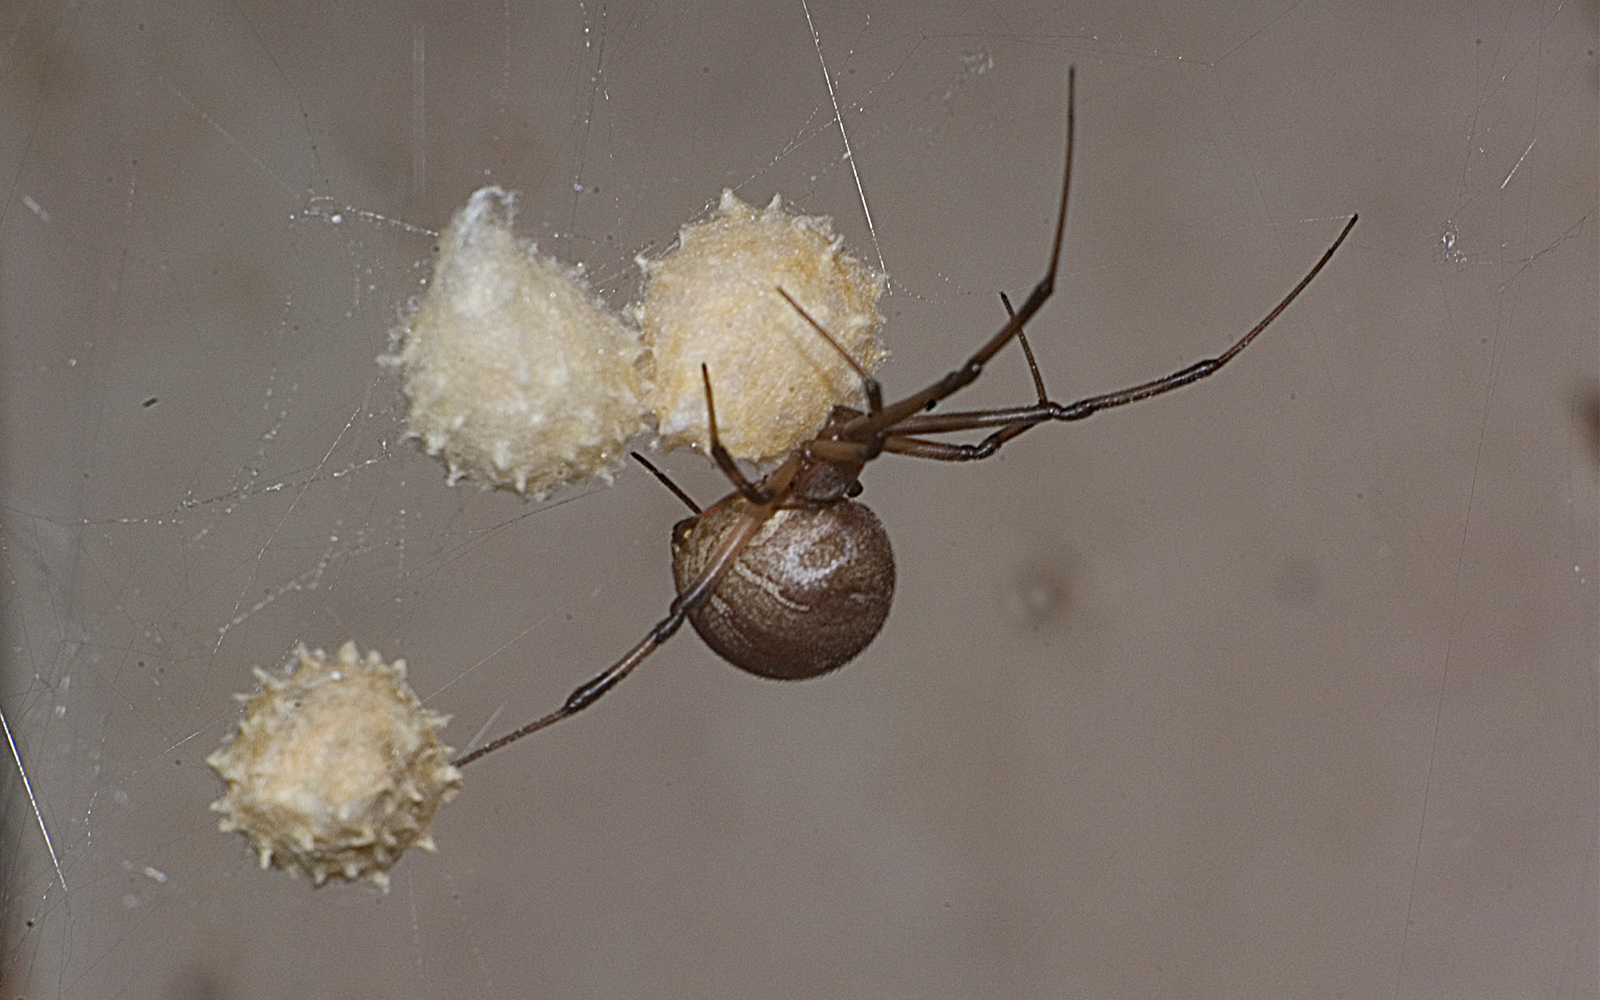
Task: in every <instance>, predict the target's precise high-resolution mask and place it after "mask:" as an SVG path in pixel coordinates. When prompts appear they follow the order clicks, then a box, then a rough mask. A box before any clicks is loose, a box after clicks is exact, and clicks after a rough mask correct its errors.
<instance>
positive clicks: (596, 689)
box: [451, 506, 773, 767]
mask: <svg viewBox="0 0 1600 1000" xmlns="http://www.w3.org/2000/svg"><path fill="white" fill-rule="evenodd" d="M772 510H773V508H771V507H761V506H757V507H752V508H751V509H750V510H749V512H748V513H746V514H745V515H744V520H743V521H741V522H739V523H738V524H737V525H736V526H735V527H734V528H733V529H732V530H730V531H729V532H728V533H727V534H726V535H725V536H723V538H722V540H721V541H720V542H718V543H717V549H716V551H715V552H713V553H712V555H711V559H710V560H709V561H708V562H707V563H706V567H705V569H703V570H701V571H700V575H699V576H698V577H696V578H695V579H694V581H693V582H692V583H690V584H689V586H688V587H685V588H684V589H683V590H682V591H680V592H679V593H678V596H677V597H676V598H675V599H674V600H673V602H672V606H671V607H670V608H669V609H668V610H667V616H666V617H665V618H663V619H661V620H660V621H658V622H656V624H655V627H654V628H652V629H651V630H650V631H649V633H647V634H646V635H645V637H644V638H643V639H641V640H640V641H639V643H638V645H636V646H634V647H633V648H632V649H630V650H628V651H627V652H626V653H625V654H623V656H622V659H620V660H618V661H617V662H615V663H613V664H612V665H611V666H609V667H607V668H606V669H604V670H602V671H601V672H600V673H598V674H596V675H595V676H594V677H592V678H590V679H589V680H587V681H585V682H584V683H582V684H580V685H578V687H577V688H575V689H574V690H573V692H572V693H571V694H569V695H567V700H566V701H564V702H562V704H561V707H560V708H558V709H556V710H555V711H553V712H551V713H549V714H548V715H542V716H540V717H539V718H537V719H534V720H533V721H532V722H530V723H528V724H527V725H525V726H522V727H521V728H519V729H513V730H512V731H511V732H509V733H506V734H505V735H504V736H501V737H498V738H497V739H494V740H491V741H490V742H488V743H485V744H484V745H483V746H481V747H478V748H476V749H474V750H469V751H468V752H466V753H464V754H462V755H461V756H459V757H457V758H456V759H455V760H453V761H451V763H452V764H454V765H455V766H457V767H461V766H463V765H466V764H470V763H472V762H473V761H475V760H477V759H478V758H479V757H483V756H485V755H486V754H491V753H494V752H495V751H496V750H499V749H500V748H501V747H504V746H507V745H509V744H511V743H515V742H516V741H517V740H520V739H522V738H523V737H524V736H531V735H532V734H534V733H536V732H538V731H539V730H541V729H544V728H546V727H548V726H553V725H555V724H556V723H558V722H560V721H561V720H562V719H565V718H568V717H570V716H573V715H577V714H578V713H579V712H581V711H583V710H584V709H586V708H588V707H589V706H590V705H593V704H594V703H595V702H596V701H599V700H600V698H601V696H602V695H604V694H605V693H606V692H607V691H610V690H611V689H612V688H614V687H616V686H617V685H618V684H619V683H621V682H622V679H623V678H624V677H627V676H628V675H629V674H630V673H632V672H633V668H634V667H637V666H638V665H639V664H640V663H642V662H644V660H645V658H646V657H648V656H649V655H650V654H651V653H653V652H655V651H656V649H658V648H659V647H660V646H661V644H662V643H664V642H666V641H667V640H668V639H670V638H672V634H673V633H674V632H676V631H678V629H679V628H681V627H682V626H683V622H684V619H686V618H688V617H689V613H690V612H692V611H693V610H694V609H695V608H696V607H698V606H699V605H700V603H701V602H702V601H704V600H705V599H706V598H707V597H708V596H710V594H711V592H712V591H713V590H715V589H716V586H717V584H718V583H720V582H721V581H722V578H723V576H724V575H726V574H727V572H728V569H729V568H730V567H732V566H733V563H734V560H735V559H737V558H739V554H740V553H741V552H743V551H744V549H745V546H747V545H749V544H750V539H752V538H754V537H755V534H756V531H757V530H759V529H760V527H761V525H762V524H764V523H765V522H766V520H767V518H768V517H770V516H771V514H772Z"/></svg>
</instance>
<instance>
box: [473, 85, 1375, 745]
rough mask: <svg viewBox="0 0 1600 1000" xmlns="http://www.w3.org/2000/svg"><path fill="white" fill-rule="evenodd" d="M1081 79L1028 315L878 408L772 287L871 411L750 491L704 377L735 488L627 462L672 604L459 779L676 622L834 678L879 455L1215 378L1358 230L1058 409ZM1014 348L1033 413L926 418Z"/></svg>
mask: <svg viewBox="0 0 1600 1000" xmlns="http://www.w3.org/2000/svg"><path fill="white" fill-rule="evenodd" d="M1075 77H1076V74H1075V73H1074V71H1073V70H1072V69H1069V70H1068V72H1067V141H1066V157H1065V166H1064V167H1063V170H1062V179H1061V202H1060V207H1059V209H1058V210H1057V212H1056V220H1055V221H1056V227H1055V239H1054V242H1053V243H1052V245H1051V250H1050V263H1049V266H1048V267H1047V268H1046V269H1045V274H1044V277H1043V278H1041V279H1040V280H1039V283H1038V284H1036V285H1035V286H1034V287H1033V290H1032V291H1031V292H1030V293H1029V294H1028V297H1027V298H1026V299H1024V300H1023V303H1022V308H1020V309H1013V308H1012V306H1011V302H1010V300H1009V299H1007V298H1006V297H1005V295H1004V293H1002V294H1001V300H1002V302H1003V303H1004V305H1005V308H1006V312H1007V314H1008V316H1009V318H1008V319H1007V320H1006V322H1005V324H1004V325H1003V326H1001V327H1000V329H999V331H998V332H997V333H995V334H994V335H993V336H992V337H990V338H989V339H988V341H987V342H985V343H984V344H983V346H982V347H980V348H979V349H978V350H977V352H976V353H974V354H973V355H972V356H971V357H970V358H968V359H967V361H966V363H965V364H963V365H962V366H961V367H959V368H956V369H954V370H953V371H951V372H950V373H948V374H947V375H945V376H944V377H943V378H941V379H939V380H938V381H937V382H934V383H933V384H932V385H929V386H927V387H926V388H923V389H921V390H919V391H917V392H914V393H912V394H910V395H909V396H906V397H904V398H903V399H900V400H897V401H895V402H892V403H888V404H885V403H884V401H883V389H882V387H881V386H880V385H879V383H878V380H877V379H876V378H874V377H872V376H871V375H870V374H868V373H867V372H866V371H865V370H864V369H863V368H862V367H861V366H860V365H859V364H857V363H856V361H855V360H854V359H853V358H851V357H850V355H849V354H848V353H847V352H845V350H844V349H843V348H842V347H840V346H839V345H838V343H837V342H836V341H835V340H834V339H833V337H832V336H830V335H829V333H828V331H827V330H825V329H823V328H822V326H821V325H820V324H818V323H817V322H816V320H814V319H812V317H811V316H810V314H808V313H807V312H806V311H805V309H804V308H803V307H802V306H801V305H800V303H798V302H796V301H795V300H794V299H792V298H790V296H789V294H788V293H787V292H785V291H783V289H781V288H780V289H778V290H777V291H778V294H780V295H782V296H783V297H784V298H785V299H786V300H787V301H788V302H789V304H790V305H791V306H792V307H794V309H795V310H796V311H797V312H799V314H800V315H801V316H802V317H804V318H805V319H806V321H807V322H809V323H810V324H811V326H812V328H813V329H814V330H815V331H816V332H817V334H818V336H820V337H822V338H823V339H824V340H826V341H827V342H828V343H830V344H832V345H833V346H834V348H835V349H836V350H837V351H838V352H839V353H840V354H841V355H843V356H844V357H845V359H846V360H847V361H848V362H849V363H850V365H851V366H852V367H853V368H854V369H855V371H856V373H857V374H858V375H859V376H860V378H861V381H862V386H863V388H864V390H865V397H866V402H867V409H866V411H865V412H862V411H860V410H857V409H853V408H851V407H847V406H836V407H834V409H833V411H832V413H831V415H830V416H829V417H828V420H827V422H826V423H825V424H824V426H823V427H822V429H821V431H819V432H818V433H817V435H816V437H814V438H812V439H811V440H809V441H806V442H804V443H803V444H801V445H800V446H799V447H798V448H796V449H795V450H794V451H792V452H791V453H790V454H789V455H788V456H787V457H786V458H784V459H783V461H782V462H780V463H779V464H778V466H777V467H776V468H774V469H773V470H772V471H771V472H769V473H767V474H766V475H765V476H763V477H762V478H761V479H760V481H759V482H752V481H751V480H750V479H749V478H747V477H746V476H745V474H744V473H743V471H741V470H740V468H739V466H738V464H737V463H736V462H735V461H734V459H733V456H732V455H730V454H729V453H728V451H727V449H725V448H724V447H723V446H722V444H721V442H720V441H719V440H718V437H717V420H716V410H715V408H714V405H713V401H712V398H711V379H710V374H709V372H708V370H707V369H706V368H705V366H703V365H702V366H701V377H702V379H703V381H704V383H705V393H706V411H707V416H708V420H709V429H710V444H711V446H710V453H711V457H712V458H713V459H714V460H715V461H716V463H717V466H718V467H719V468H720V469H721V470H722V472H723V474H725V475H726V476H727V477H728V480H729V481H730V482H731V483H732V484H733V486H734V489H733V492H731V493H729V494H728V495H727V496H725V497H723V498H722V499H721V500H719V501H718V502H717V503H715V504H713V505H712V506H711V507H709V508H707V509H705V510H701V509H700V508H699V507H698V506H697V505H696V504H695V503H694V501H693V500H691V499H690V498H689V497H688V495H687V494H685V493H684V492H683V491H682V490H680V489H679V488H678V487H677V486H676V485H675V484H673V483H672V481H671V480H670V479H668V478H667V477H666V476H665V475H664V474H663V473H661V472H660V471H659V470H657V469H656V468H655V467H654V466H652V465H651V464H650V463H649V462H647V461H645V460H644V459H643V458H642V457H640V456H637V455H635V456H634V457H635V458H638V460H639V461H640V462H641V463H642V464H643V465H644V466H645V468H647V469H648V470H649V471H650V472H651V473H653V474H654V475H655V476H656V477H657V478H658V479H660V480H661V481H662V482H663V483H664V484H665V485H666V486H667V488H668V489H670V490H672V492H673V493H674V494H676V495H677V496H678V497H679V499H681V500H683V501H684V502H685V503H686V504H688V506H689V508H690V509H691V510H692V511H693V512H694V513H693V514H692V515H691V516H690V517H687V518H684V519H683V520H681V521H679V522H678V523H677V524H676V525H674V527H673V529H672V569H673V577H674V580H675V583H676V586H677V591H678V596H677V598H676V599H675V600H673V602H672V604H671V607H670V608H669V609H668V611H667V615H666V617H665V618H663V619H661V620H660V621H659V622H657V623H656V624H655V627H653V628H652V629H650V631H649V632H648V633H647V634H646V635H645V637H644V638H643V639H642V640H640V642H639V643H638V644H637V645H635V646H634V647H633V648H632V649H630V650H628V652H627V653H625V654H624V655H623V656H622V658H621V659H619V660H617V661H616V662H615V663H613V664H612V665H611V666H609V667H607V668H606V669H605V670H603V671H601V672H600V673H599V674H597V675H596V676H595V677H593V678H592V679H590V680H589V681H587V682H585V683H584V684H582V685H580V686H579V687H578V688H577V689H575V690H574V691H573V692H572V693H571V694H570V695H569V696H568V697H567V700H566V701H565V702H564V703H563V704H562V705H561V707H559V708H557V709H556V710H555V711H553V712H551V713H549V714H548V715H544V716H541V717H540V718H537V719H535V720H533V721H532V722H530V723H528V724H527V725H525V726H522V727H521V728H520V729H516V730H513V731H511V732H509V733H507V734H505V735H504V736H501V737H499V738H498V739H495V740H493V741H492V742H489V743H486V744H484V745H483V746H481V747H478V748H477V749H475V750H472V751H470V752H468V753H465V754H462V755H461V756H460V757H458V758H457V759H456V760H455V761H454V763H455V764H456V765H457V766H460V765H463V764H468V763H471V762H472V761H475V760H477V759H478V758H480V757H483V756H484V755H486V754H491V753H494V752H495V751H496V750H499V749H501V748H502V747H505V746H506V745H507V744H510V743H513V742H515V741H517V740H520V739H522V738H523V737H524V736H528V735H530V734H532V733H535V732H538V731H539V730H541V729H544V728H545V727H547V726H551V725H554V724H555V723H557V722H560V721H561V720H562V719H565V718H568V717H570V716H572V715H576V714H577V713H578V712H581V711H583V710H584V709H585V708H588V707H589V706H590V705H592V704H594V703H595V702H596V701H598V700H599V699H600V697H601V696H602V695H604V694H605V693H606V692H608V691H610V690H611V689H612V688H614V687H616V686H617V684H618V683H620V682H621V681H622V679H623V678H625V677H627V676H628V674H630V673H632V672H633V669H634V668H635V667H637V666H638V665H639V664H640V663H641V662H643V661H644V659H645V658H646V657H648V656H649V655H650V654H651V653H653V652H655V650H656V649H657V648H659V647H660V646H661V644H662V643H664V642H666V641H667V640H668V639H669V638H671V637H672V635H673V633H675V632H677V631H678V629H679V628H680V627H681V626H682V625H683V623H684V621H686V620H687V621H688V622H690V623H691V624H692V625H693V626H694V629H695V631H696V632H698V633H699V634H700V637H701V638H702V639H703V640H705V643H706V645H708V646H710V647H711V648H712V649H713V650H715V651H716V652H717V653H718V654H719V655H721V656H722V657H723V658H724V659H726V660H728V661H729V662H730V663H732V664H733V665H734V666H736V667H739V668H740V669H742V670H746V671H748V672H750V673H754V674H758V675H760V676H763V677H770V678H775V679H780V680H799V679H803V678H809V677H817V676H820V675H822V674H825V673H828V672H829V671H831V670H836V669H838V668H839V667H841V666H843V665H844V664H846V663H848V662H849V661H850V660H851V659H853V658H855V656H856V655H857V654H859V653H860V652H861V651H862V650H864V649H866V647H867V646H868V644H870V643H871V642H872V640H873V639H874V638H875V637H876V636H877V634H878V631H879V629H881V628H882V627H883V623H884V620H885V619H886V618H887V617H888V615H889V605H890V602H891V601H892V599H893V597H894V577H895V573H894V555H893V553H892V552H891V550H890V547H889V536H888V534H887V533H886V532H885V531H884V529H883V525H882V523H880V522H879V520H878V518H877V516H876V515H875V514H873V513H872V511H871V509H869V508H868V507H867V506H866V505H865V504H862V503H858V502H856V501H855V500H854V499H853V498H854V497H856V496H857V495H859V494H860V492H861V482H860V476H861V471H862V470H863V469H864V468H865V467H866V465H867V463H868V462H871V461H872V460H873V459H875V458H877V457H878V456H880V455H882V454H884V453H885V452H890V453H894V454H898V455H911V456H914V457H917V458H928V459H935V460H937V461H942V462H964V461H976V460H978V459H984V458H988V457H990V456H991V455H994V454H995V453H996V452H998V451H999V450H1000V448H1001V446H1003V445H1004V444H1005V443H1006V442H1007V441H1010V440H1012V439H1013V438H1015V437H1017V436H1018V435H1020V434H1022V433H1023V432H1024V431H1027V430H1030V429H1032V428H1034V427H1036V426H1038V425H1039V424H1043V423H1047V422H1050V421H1058V420H1083V419H1084V418H1086V417H1089V416H1092V415H1093V414H1095V413H1098V412H1100V411H1101V410H1106V409H1110V408H1111V407H1115V406H1125V405H1127V404H1129V403H1136V402H1138V401H1140V400H1143V399H1149V398H1150V397H1152V396H1159V395H1161V394H1162V393H1166V392H1171V391H1172V390H1174V389H1179V388H1182V387H1183V386H1186V385H1188V384H1190V383H1191V382H1197V381H1199V380H1200V379H1203V378H1206V377H1207V376H1210V375H1214V374H1215V373H1216V372H1217V371H1218V370H1219V369H1221V368H1222V366H1223V365H1225V364H1227V363H1228V362H1229V361H1231V360H1233V358H1234V357H1235V356H1237V355H1238V354H1239V353H1240V352H1241V351H1243V350H1244V349H1245V348H1246V347H1248V346H1249V345H1250V343H1251V342H1252V341H1254V340H1255V339H1256V337H1257V336H1258V335H1260V333H1261V332H1262V331H1263V330H1265V329H1266V328H1267V327H1268V326H1270V325H1271V324H1272V322H1273V320H1275V319H1277V318H1278V316H1279V315H1280V314H1281V313H1282V312H1283V311H1284V310H1285V309H1287V308H1288V307H1289V305H1290V304H1291V303H1292V302H1294V300H1295V299H1296V298H1297V297H1298V296H1299V295H1300V293H1301V292H1303V291H1304V290H1305V288H1306V286H1307V285H1309V284H1310V283H1311V281H1312V279H1314V278H1315V277H1316V276H1317V274H1318V273H1319V272H1320V271H1321V270H1322V269H1323V267H1325V266H1326V265H1327V263H1328V261H1329V260H1330V259H1332V257H1333V255H1334V252H1335V251H1337V250H1338V249H1339V246H1340V244H1342V243H1343V242H1344V240H1345V237H1347V236H1349V235H1350V230H1351V229H1353V228H1355V224H1356V219H1357V216H1355V215H1351V216H1350V221H1349V222H1347V223H1346V224H1345V227H1344V229H1343V230H1342V231H1340V233H1339V236H1338V238H1336V239H1335V240H1334V241H1333V244H1332V245H1331V246H1329V247H1328V249H1327V250H1326V251H1325V252H1324V253H1323V255H1322V257H1321V259H1319V260H1318V261H1317V263H1316V264H1315V265H1314V266H1312V268H1311V270H1310V271H1308V272H1306V275H1305V277H1303V278H1301V279H1300V282H1299V283H1298V284H1296V285H1295V286H1294V288H1293V289H1291V290H1290V291H1289V294H1288V295H1286V296H1284V297H1283V300H1282V301H1280V302H1279V303H1278V304H1277V305H1276V306H1274V307H1273V308H1272V310H1271V311H1270V312H1268V313H1267V315H1266V317H1265V318H1263V319H1262V320H1261V322H1259V323H1257V324H1256V325H1255V326H1254V327H1252V328H1251V329H1250V330H1249V332H1247V333H1246V334H1245V335H1244V336H1242V337H1240V338H1239V339H1238V340H1236V341H1234V343H1233V344H1232V346H1230V347H1229V348H1228V349H1227V350H1225V351H1223V352H1222V353H1221V354H1219V355H1217V356H1216V357H1213V358H1207V359H1205V360H1202V361H1197V362H1195V363H1194V364H1191V365H1189V366H1188V367H1186V368H1182V369H1180V370H1178V371H1176V372H1173V373H1172V374H1170V375H1165V376H1163V377H1161V378H1157V379H1152V380H1150V381H1148V382H1141V383H1139V384H1138V385H1134V386H1130V387H1128V388H1126V389H1119V390H1117V391H1115V392H1108V393H1102V394H1100V395H1095V396H1089V397H1087V398H1084V399H1080V400H1077V401H1075V402H1071V403H1057V402H1053V401H1052V400H1051V399H1050V398H1049V396H1048V395H1047V394H1046V392H1045V387H1044V380H1043V378H1042V377H1041V376H1040V374H1039V367H1038V365H1037V364H1036V363H1035V361H1034V357H1033V351H1032V350H1031V348H1030V347H1029V346H1028V341H1027V337H1026V336H1025V335H1024V334H1023V330H1022V328H1023V326H1024V325H1025V324H1026V323H1027V322H1028V321H1029V320H1030V319H1032V318H1033V316H1034V314H1035V313H1037V312H1038V311H1039V309H1040V308H1041V307H1042V306H1043V305H1044V304H1045V302H1046V301H1047V300H1049V298H1050V295H1051V293H1052V292H1053V291H1054V290H1055V280H1056V272H1057V267H1058V264H1059V263H1060V260H1061V245H1062V237H1063V235H1064V234H1065V231H1066V222H1067V192H1068V190H1069V188H1070V186H1071V181H1072V142H1073V131H1074V106H1075V103H1076V100H1075V88H1076V81H1075ZM1013 339H1015V340H1017V341H1018V343H1019V344H1020V345H1021V347H1022V349H1023V352H1024V354H1025V356H1026V358H1027V362H1028V368H1029V370H1030V372H1031V373H1032V376H1033V383H1034V389H1035V391H1036V393H1037V395H1038V399H1037V401H1035V402H1033V403H1030V404H1028V405H1025V406H1011V407H1000V408H997V409H988V410H967V411H961V412H948V413H939V414H933V413H930V412H927V411H929V410H931V409H933V407H934V406H935V405H936V404H937V403H939V402H941V401H942V400H944V399H946V398H948V397H950V396H952V395H954V394H955V393H957V392H959V391H961V390H962V389H964V388H966V387H967V386H968V385H971V384H972V383H973V382H974V381H976V380H977V378H978V376H979V375H981V374H982V373H983V368H984V365H985V364H987V363H988V362H989V361H990V359H992V358H993V357H994V356H995V355H996V354H998V353H999V352H1000V350H1001V349H1002V348H1003V347H1005V346H1006V345H1007V344H1009V343H1010V342H1011V341H1012V340H1013ZM988 428H992V429H993V430H991V432H990V433H989V435H988V436H987V437H985V438H983V439H982V440H980V441H976V442H971V443H952V442H947V441H939V440H932V439H930V438H928V437H927V435H932V434H944V433H949V432H954V431H971V430H980V429H988Z"/></svg>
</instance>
